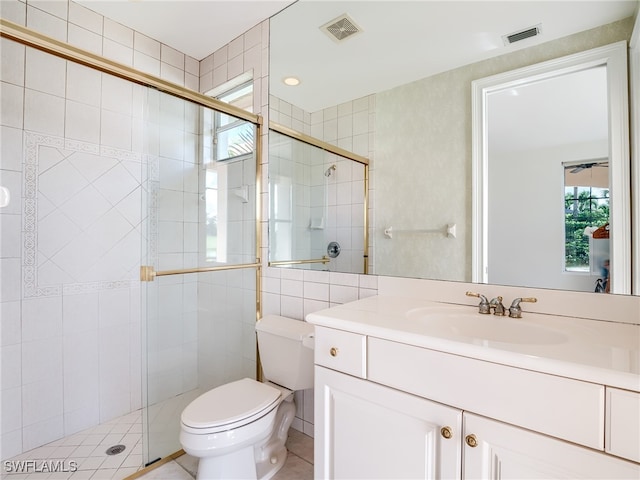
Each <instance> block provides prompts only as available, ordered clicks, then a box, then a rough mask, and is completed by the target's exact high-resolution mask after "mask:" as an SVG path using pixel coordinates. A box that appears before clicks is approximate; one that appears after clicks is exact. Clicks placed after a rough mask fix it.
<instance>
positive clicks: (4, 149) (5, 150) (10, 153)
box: [0, 127, 22, 172]
mask: <svg viewBox="0 0 640 480" xmlns="http://www.w3.org/2000/svg"><path fill="white" fill-rule="evenodd" d="M0 138H2V143H1V144H0V169H3V170H14V171H17V172H19V171H21V170H22V130H21V129H18V128H13V127H0Z"/></svg>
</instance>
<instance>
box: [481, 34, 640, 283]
mask: <svg viewBox="0 0 640 480" xmlns="http://www.w3.org/2000/svg"><path fill="white" fill-rule="evenodd" d="M601 65H604V66H607V97H608V100H609V158H610V160H611V165H612V167H611V174H610V179H611V180H610V181H611V186H610V188H611V190H612V191H614V192H616V193H615V194H614V196H615V197H617V198H622V199H623V200H624V199H627V200H629V199H630V198H631V188H630V186H631V173H630V165H631V161H630V155H629V153H630V149H629V95H628V83H627V75H628V72H627V42H626V41H624V40H623V41H619V42H615V43H612V44H610V45H605V46H603V47H598V48H594V49H590V50H585V51H583V52H579V53H575V54H572V55H567V56H563V57H559V58H555V59H552V60H548V61H545V62H541V63H537V64H535V65H529V66H526V67H523V68H518V69H515V70H511V71H508V72H503V73H499V74H496V75H492V76H489V77H485V78H481V79H478V80H474V81H473V82H472V83H471V89H472V92H471V102H472V103H471V112H472V113H471V117H472V127H471V130H472V157H471V158H472V192H473V193H472V207H471V213H472V219H471V225H472V228H471V234H472V238H471V255H472V260H471V265H472V282H474V283H484V284H486V283H487V274H486V268H485V264H484V263H485V259H486V254H487V243H488V242H487V238H486V237H487V232H486V231H484V228H483V225H486V221H487V215H488V213H487V208H488V199H487V189H486V188H485V186H486V182H487V172H488V158H487V141H486V123H487V122H486V120H487V119H486V100H487V96H488V94H489V93H491V92H494V91H497V90H502V89H504V88H506V87H513V86H516V85H519V84H524V83H527V82H530V81H531V80H536V79H541V78H549V77H552V76H557V75H561V74H564V73H569V72H571V71H576V70H581V69H584V68H588V67H594V66H601ZM615 197H613V196H612V198H611V206H612V208H611V212H612V213H611V219H610V221H611V228H612V229H613V230H614V231H615V233H614V234H613V235H612V239H611V260H612V261H611V268H612V271H614V272H617V274H616V276H615V277H613V281H612V287H613V290H612V293H617V294H627V295H629V294H631V293H632V292H631V285H632V283H631V277H632V271H631V270H632V269H631V262H630V261H627V262H625V261H624V259H625V258H627V259H630V258H631V240H630V237H631V227H632V226H631V202H630V201H626V202H625V201H622V202H620V201H618V202H619V203H620V205H618V204H617V203H615ZM614 205H615V209H614V208H613V206H614ZM633 274H634V275H640V272H635V273H633Z"/></svg>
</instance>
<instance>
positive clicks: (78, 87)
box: [66, 62, 103, 107]
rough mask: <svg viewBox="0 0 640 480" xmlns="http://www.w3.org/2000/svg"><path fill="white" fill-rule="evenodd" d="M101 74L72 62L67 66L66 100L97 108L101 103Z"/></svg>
mask: <svg viewBox="0 0 640 480" xmlns="http://www.w3.org/2000/svg"><path fill="white" fill-rule="evenodd" d="M102 76H103V75H102V74H101V73H100V72H97V71H95V70H92V69H90V68H88V67H85V66H83V65H78V64H76V63H73V62H68V64H67V90H66V95H67V99H68V100H74V101H76V102H80V103H84V104H87V105H92V106H94V107H99V106H100V102H101V83H102Z"/></svg>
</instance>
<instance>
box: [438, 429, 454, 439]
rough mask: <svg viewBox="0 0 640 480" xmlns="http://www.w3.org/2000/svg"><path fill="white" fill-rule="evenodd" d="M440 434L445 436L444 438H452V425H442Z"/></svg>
mask: <svg viewBox="0 0 640 480" xmlns="http://www.w3.org/2000/svg"><path fill="white" fill-rule="evenodd" d="M440 434H441V435H442V436H443V437H444V438H451V437H453V432H452V431H451V427H442V428H441V429H440Z"/></svg>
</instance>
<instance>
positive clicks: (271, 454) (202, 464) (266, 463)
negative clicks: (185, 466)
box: [196, 394, 296, 480]
mask: <svg viewBox="0 0 640 480" xmlns="http://www.w3.org/2000/svg"><path fill="white" fill-rule="evenodd" d="M295 410H296V409H295V404H294V402H293V394H290V395H288V396H287V397H286V398H284V399H283V400H282V402H281V403H280V405H279V406H278V410H277V412H276V418H275V421H274V425H273V430H272V432H271V434H270V435H269V436H267V437H266V438H265V439H264V440H262V441H259V442H258V443H257V444H255V445H247V446H246V447H243V448H241V449H240V450H237V451H234V452H231V453H226V454H224V455H219V456H212V457H200V458H199V461H198V472H197V475H196V480H214V479H229V480H231V479H242V480H269V479H270V478H271V477H273V476H274V475H275V474H276V473H277V472H278V471H279V470H280V469H281V468H282V467H283V466H284V464H285V462H286V460H287V449H286V447H285V442H286V441H287V435H288V432H289V427H290V426H291V423H292V422H293V418H294V416H295Z"/></svg>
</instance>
